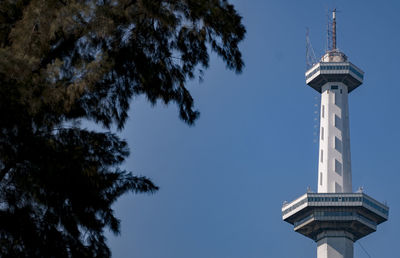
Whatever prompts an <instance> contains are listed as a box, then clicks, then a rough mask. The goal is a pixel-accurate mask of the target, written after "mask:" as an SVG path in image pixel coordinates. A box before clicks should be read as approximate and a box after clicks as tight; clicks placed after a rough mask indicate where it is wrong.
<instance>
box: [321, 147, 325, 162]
mask: <svg viewBox="0 0 400 258" xmlns="http://www.w3.org/2000/svg"><path fill="white" fill-rule="evenodd" d="M322 162H324V150H322V149H321V163H322Z"/></svg>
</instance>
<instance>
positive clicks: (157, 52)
mask: <svg viewBox="0 0 400 258" xmlns="http://www.w3.org/2000/svg"><path fill="white" fill-rule="evenodd" d="M244 34H245V29H244V27H243V25H242V24H241V17H240V16H239V15H238V14H237V13H236V11H235V9H234V7H233V6H232V5H230V4H229V3H228V2H227V1H225V0H109V1H107V0H104V1H101V0H100V1H99V0H80V1H79V0H2V1H0V116H1V117H0V252H1V256H2V257H108V256H110V250H109V248H108V247H107V245H106V241H105V238H104V230H105V229H106V228H109V229H111V230H112V231H113V232H114V233H116V234H117V233H118V232H119V221H118V219H117V218H116V217H115V216H114V214H113V210H112V208H111V206H112V204H113V203H114V202H115V201H116V200H117V198H118V197H119V196H121V195H122V194H124V193H126V192H129V191H132V192H154V191H156V190H157V189H158V188H157V187H156V186H155V185H154V184H153V183H152V182H151V181H150V180H148V179H147V178H145V177H139V176H133V175H132V173H131V172H129V171H123V170H121V169H120V168H119V166H120V165H121V163H122V162H123V161H124V160H125V158H126V157H127V156H128V155H129V150H128V147H127V144H126V142H125V141H123V140H121V139H119V138H118V136H116V135H115V134H113V133H111V132H104V133H101V132H94V131H88V130H85V129H82V128H81V127H80V126H79V121H81V120H90V121H92V122H94V123H97V124H99V125H101V126H103V127H104V128H105V129H110V128H111V127H112V126H113V125H115V126H116V127H117V128H118V129H122V128H123V126H124V124H125V122H126V119H127V112H128V109H129V103H130V100H131V99H132V97H133V96H134V95H145V96H146V97H147V98H148V100H149V101H150V102H151V103H153V104H155V103H156V102H157V101H159V100H161V101H163V102H164V103H166V104H168V103H170V102H172V103H176V104H177V105H178V107H179V116H180V117H181V119H182V120H184V121H185V122H186V123H188V124H192V123H193V122H194V121H195V120H196V118H197V117H198V115H199V113H198V111H196V110H195V109H194V105H193V99H192V97H191V95H190V92H189V91H188V89H187V88H186V87H185V85H186V83H187V81H188V80H190V79H193V78H195V77H196V76H201V75H202V72H203V71H202V69H205V68H207V66H208V63H209V52H210V51H214V52H216V53H217V54H218V55H219V56H220V57H221V58H222V59H223V60H224V61H225V63H226V65H227V68H229V69H233V70H235V71H236V72H240V71H241V70H242V68H243V62H242V58H241V53H240V51H239V49H238V44H239V42H240V41H241V40H242V39H243V37H244Z"/></svg>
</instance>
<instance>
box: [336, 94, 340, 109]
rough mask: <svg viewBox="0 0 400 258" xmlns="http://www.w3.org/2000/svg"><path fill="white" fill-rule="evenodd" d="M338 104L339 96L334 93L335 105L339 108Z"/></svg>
mask: <svg viewBox="0 0 400 258" xmlns="http://www.w3.org/2000/svg"><path fill="white" fill-rule="evenodd" d="M339 104H340V95H339V93H338V92H335V105H337V106H339Z"/></svg>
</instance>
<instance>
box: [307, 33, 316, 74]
mask: <svg viewBox="0 0 400 258" xmlns="http://www.w3.org/2000/svg"><path fill="white" fill-rule="evenodd" d="M316 63H318V60H317V58H316V57H315V52H314V49H313V47H312V45H311V41H310V30H309V29H308V28H307V30H306V68H307V70H308V69H310V68H311V67H312V66H313V65H314V64H316Z"/></svg>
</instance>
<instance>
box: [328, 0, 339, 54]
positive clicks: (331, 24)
mask: <svg viewBox="0 0 400 258" xmlns="http://www.w3.org/2000/svg"><path fill="white" fill-rule="evenodd" d="M337 12H338V11H337V10H336V8H335V9H333V10H332V20H331V19H330V17H329V14H328V15H327V20H328V23H327V42H326V50H327V51H333V50H337V38H336V13H337Z"/></svg>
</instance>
